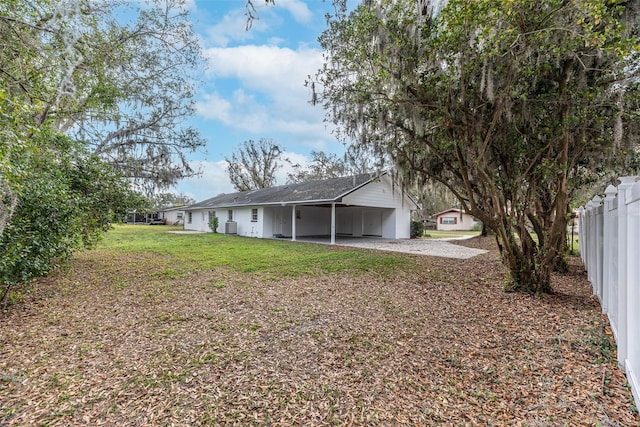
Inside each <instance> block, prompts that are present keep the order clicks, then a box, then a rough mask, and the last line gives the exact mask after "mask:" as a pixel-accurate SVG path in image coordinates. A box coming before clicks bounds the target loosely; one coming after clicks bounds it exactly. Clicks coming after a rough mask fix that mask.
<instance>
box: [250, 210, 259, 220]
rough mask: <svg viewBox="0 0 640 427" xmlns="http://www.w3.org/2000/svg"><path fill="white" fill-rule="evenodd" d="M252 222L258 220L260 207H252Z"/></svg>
mask: <svg viewBox="0 0 640 427" xmlns="http://www.w3.org/2000/svg"><path fill="white" fill-rule="evenodd" d="M251 222H258V209H255V208H254V209H251Z"/></svg>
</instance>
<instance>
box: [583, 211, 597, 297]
mask: <svg viewBox="0 0 640 427" xmlns="http://www.w3.org/2000/svg"><path fill="white" fill-rule="evenodd" d="M594 240H595V232H594V229H593V202H592V201H591V200H589V201H588V202H587V206H586V211H585V239H584V245H585V262H584V265H585V267H586V269H587V278H588V279H589V281H590V282H591V286H593V269H594V266H593V263H592V262H591V261H592V259H593V242H594Z"/></svg>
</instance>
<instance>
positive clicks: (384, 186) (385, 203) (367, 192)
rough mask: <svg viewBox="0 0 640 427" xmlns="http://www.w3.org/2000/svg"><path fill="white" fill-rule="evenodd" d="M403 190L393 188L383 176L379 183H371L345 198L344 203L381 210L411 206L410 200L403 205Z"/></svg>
mask: <svg viewBox="0 0 640 427" xmlns="http://www.w3.org/2000/svg"><path fill="white" fill-rule="evenodd" d="M402 199H403V193H402V189H400V188H399V187H396V188H393V187H392V185H391V181H390V179H389V178H388V177H387V176H383V177H382V178H381V180H380V181H378V182H370V183H369V184H367V185H365V186H364V187H361V188H359V189H357V190H356V191H354V192H353V193H351V194H349V195H347V196H345V197H344V198H343V200H342V202H343V203H345V204H348V205H356V206H375V207H380V208H395V207H400V206H402V205H403V204H408V205H409V206H411V205H412V204H411V202H410V201H409V200H405V201H404V203H403V200H402Z"/></svg>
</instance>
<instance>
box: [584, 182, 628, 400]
mask: <svg viewBox="0 0 640 427" xmlns="http://www.w3.org/2000/svg"><path fill="white" fill-rule="evenodd" d="M637 179H640V177H638V178H637V177H635V176H627V177H622V178H620V182H621V184H620V185H618V187H614V186H612V185H610V186H609V187H607V189H606V190H605V195H606V197H605V198H604V199H602V198H600V197H599V196H596V197H594V198H593V200H591V201H589V203H587V205H586V206H585V207H584V208H583V207H581V208H580V209H579V210H578V214H579V218H580V222H579V239H578V244H579V248H580V256H581V257H582V260H583V262H584V265H585V268H586V269H587V273H588V277H589V281H590V282H591V285H592V286H593V292H594V294H595V295H597V297H598V299H599V300H600V304H601V306H602V311H603V312H604V313H606V314H607V316H608V317H609V322H610V323H611V329H612V330H613V335H614V337H615V340H616V343H617V346H618V363H619V364H620V367H621V368H622V369H624V370H625V372H626V374H627V380H628V381H629V384H630V385H631V390H632V392H633V397H634V399H635V403H636V407H640V182H636V181H637Z"/></svg>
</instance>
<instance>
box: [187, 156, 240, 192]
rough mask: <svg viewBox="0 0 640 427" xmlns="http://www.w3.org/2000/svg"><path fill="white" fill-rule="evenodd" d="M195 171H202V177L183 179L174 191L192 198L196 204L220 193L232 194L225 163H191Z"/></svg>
mask: <svg viewBox="0 0 640 427" xmlns="http://www.w3.org/2000/svg"><path fill="white" fill-rule="evenodd" d="M191 167H193V168H194V169H195V170H200V171H202V175H200V176H197V177H191V178H185V179H183V180H182V181H180V183H178V185H176V191H177V192H179V193H184V194H186V195H187V196H190V197H193V198H194V199H195V200H196V201H197V202H201V201H203V200H206V199H209V198H211V197H214V196H217V195H218V194H221V193H234V192H235V190H234V188H233V185H232V184H231V182H230V181H229V176H228V175H227V170H226V162H225V161H224V160H220V161H217V162H207V161H195V162H192V163H191Z"/></svg>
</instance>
